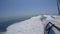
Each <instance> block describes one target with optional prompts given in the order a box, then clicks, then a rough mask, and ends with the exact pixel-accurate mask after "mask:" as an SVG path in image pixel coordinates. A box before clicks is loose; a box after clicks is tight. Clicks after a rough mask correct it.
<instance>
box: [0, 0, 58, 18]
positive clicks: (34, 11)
mask: <svg viewBox="0 0 60 34" xmlns="http://www.w3.org/2000/svg"><path fill="white" fill-rule="evenodd" d="M40 14H52V15H56V14H58V12H57V5H56V0H0V18H4V17H18V16H21V17H22V16H23V17H24V16H34V15H40Z"/></svg>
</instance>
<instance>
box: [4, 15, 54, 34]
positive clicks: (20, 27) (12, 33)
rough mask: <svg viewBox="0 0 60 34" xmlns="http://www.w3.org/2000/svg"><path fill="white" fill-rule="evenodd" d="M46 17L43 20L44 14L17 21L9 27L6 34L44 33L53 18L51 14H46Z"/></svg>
mask: <svg viewBox="0 0 60 34" xmlns="http://www.w3.org/2000/svg"><path fill="white" fill-rule="evenodd" d="M44 17H46V19H43V21H41V18H43V17H42V16H36V17H32V18H30V19H28V20H25V21H22V22H19V23H15V24H12V25H10V26H9V27H8V28H7V31H6V32H5V34H44V28H45V26H46V25H47V23H48V22H49V21H47V20H50V19H51V20H53V18H52V17H51V16H48V15H44Z"/></svg>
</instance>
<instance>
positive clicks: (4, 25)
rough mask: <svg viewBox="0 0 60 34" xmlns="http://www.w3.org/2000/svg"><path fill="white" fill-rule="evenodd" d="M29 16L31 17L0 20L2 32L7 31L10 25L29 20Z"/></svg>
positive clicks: (0, 30)
mask: <svg viewBox="0 0 60 34" xmlns="http://www.w3.org/2000/svg"><path fill="white" fill-rule="evenodd" d="M29 18H30V17H25V18H14V19H10V20H6V21H2V22H0V32H5V31H6V28H7V27H8V26H9V25H12V24H14V23H18V22H21V21H24V20H27V19H29Z"/></svg>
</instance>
